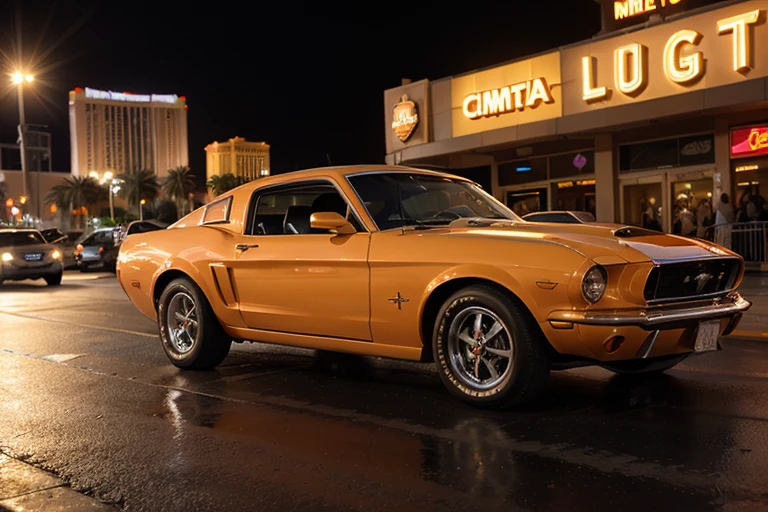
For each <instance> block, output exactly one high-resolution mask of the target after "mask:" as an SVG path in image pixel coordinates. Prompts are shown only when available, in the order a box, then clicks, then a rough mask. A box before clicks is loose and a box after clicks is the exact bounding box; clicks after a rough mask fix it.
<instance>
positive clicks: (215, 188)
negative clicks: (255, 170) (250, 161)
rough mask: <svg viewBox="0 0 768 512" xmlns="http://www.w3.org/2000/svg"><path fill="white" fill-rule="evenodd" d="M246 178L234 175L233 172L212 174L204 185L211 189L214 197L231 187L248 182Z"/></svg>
mask: <svg viewBox="0 0 768 512" xmlns="http://www.w3.org/2000/svg"><path fill="white" fill-rule="evenodd" d="M248 181H250V180H248V179H247V178H245V177H244V176H235V175H234V174H231V173H227V174H221V175H218V174H217V175H213V176H211V177H210V178H209V179H208V181H207V182H206V183H205V184H206V186H207V187H208V188H209V189H211V192H213V195H214V197H215V196H218V195H221V194H223V193H224V192H229V191H230V190H232V189H233V188H237V187H239V186H240V185H243V184H244V183H248Z"/></svg>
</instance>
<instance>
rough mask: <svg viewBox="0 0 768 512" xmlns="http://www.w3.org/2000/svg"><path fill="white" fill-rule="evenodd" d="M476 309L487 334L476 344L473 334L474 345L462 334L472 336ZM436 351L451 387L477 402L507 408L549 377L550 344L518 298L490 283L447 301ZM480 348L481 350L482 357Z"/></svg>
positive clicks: (525, 398)
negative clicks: (495, 331)
mask: <svg viewBox="0 0 768 512" xmlns="http://www.w3.org/2000/svg"><path fill="white" fill-rule="evenodd" d="M478 313H479V314H480V315H481V324H480V328H481V330H482V331H483V337H482V338H481V339H480V342H481V343H480V344H477V342H476V341H475V340H476V338H477V337H476V336H472V338H470V339H471V340H472V341H475V343H476V344H475V345H474V346H472V345H470V344H469V343H467V342H466V341H462V338H460V337H459V335H462V337H463V338H464V339H466V338H468V337H469V336H471V335H472V333H473V330H474V328H475V326H476V325H477V323H476V318H477V314H478ZM497 324H498V325H497ZM495 326H498V327H500V328H501V330H500V331H499V332H498V335H496V336H491V337H489V338H488V339H487V340H486V339H485V335H486V334H488V333H490V332H491V330H492V329H494V328H495ZM486 343H488V345H487V346H486ZM510 349H511V350H510ZM432 350H433V353H434V357H435V364H436V365H437V369H438V373H439V375H440V379H441V380H442V381H443V384H444V385H445V386H446V388H447V389H448V391H450V392H451V393H452V394H453V395H454V396H457V397H458V398H460V399H462V400H464V401H466V402H468V403H470V404H472V405H475V406H481V407H493V408H504V407H510V406H513V405H520V404H524V403H529V402H532V401H533V400H535V399H536V398H537V397H538V396H539V395H540V394H541V393H542V391H543V390H544V388H545V386H546V383H547V380H548V377H549V370H550V366H551V363H550V357H549V346H548V342H547V340H546V339H545V338H544V335H543V334H542V333H541V331H540V330H539V328H538V326H537V325H536V323H535V321H534V319H533V318H532V317H531V315H530V313H529V312H528V310H527V309H526V308H525V306H524V305H523V304H522V303H521V302H520V301H519V300H516V299H513V298H511V297H508V296H507V295H506V294H504V293H501V292H500V291H498V290H496V289H495V288H491V287H489V286H483V285H478V286H471V287H468V288H465V289H463V290H460V291H458V292H456V293H455V294H453V295H452V296H451V297H449V298H448V300H446V301H445V304H444V305H443V307H442V308H441V309H440V312H439V313H438V316H437V322H436V325H435V330H434V335H433V345H432ZM476 350H480V351H481V352H480V354H479V355H480V361H477V359H476V356H477V354H476V353H475V351H476ZM489 350H495V351H496V353H491V352H489ZM507 356H511V357H507ZM472 361H477V363H473V362H472ZM481 361H482V363H481ZM475 364H476V366H475ZM492 366H493V368H494V369H495V372H496V376H495V377H494V375H493V373H491V367H492ZM478 377H479V378H478ZM486 377H487V378H486Z"/></svg>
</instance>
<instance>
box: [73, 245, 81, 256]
mask: <svg viewBox="0 0 768 512" xmlns="http://www.w3.org/2000/svg"><path fill="white" fill-rule="evenodd" d="M81 252H83V244H77V246H75V255H78V254H80V253H81Z"/></svg>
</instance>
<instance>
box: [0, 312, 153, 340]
mask: <svg viewBox="0 0 768 512" xmlns="http://www.w3.org/2000/svg"><path fill="white" fill-rule="evenodd" d="M0 314H2V315H8V316H15V317H19V318H27V319H29V320H42V321H43V322H51V323H54V324H63V325H72V326H74V327H83V328H85V329H97V330H101V331H109V332H119V333H123V334H133V335H135V336H144V337H145V338H157V336H158V335H157V334H149V333H146V332H139V331H129V330H128V329H118V328H116V327H104V326H101V325H88V324H78V323H75V322H66V321H64V320H53V319H50V318H43V317H41V316H34V315H24V314H22V313H9V312H7V311H0Z"/></svg>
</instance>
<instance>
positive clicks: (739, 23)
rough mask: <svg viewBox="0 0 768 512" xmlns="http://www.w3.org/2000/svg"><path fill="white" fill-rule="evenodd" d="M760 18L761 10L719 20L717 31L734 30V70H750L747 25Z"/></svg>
mask: <svg viewBox="0 0 768 512" xmlns="http://www.w3.org/2000/svg"><path fill="white" fill-rule="evenodd" d="M759 18H760V10H756V11H752V12H747V13H744V14H739V15H738V16H731V17H730V18H726V19H724V20H720V21H718V22H717V32H718V33H719V34H727V33H728V32H733V70H734V71H749V70H750V69H752V66H751V65H750V59H749V54H750V44H749V38H748V37H747V25H751V24H753V23H757V20H758V19H759Z"/></svg>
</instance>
